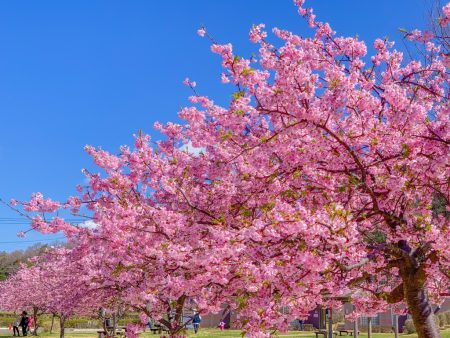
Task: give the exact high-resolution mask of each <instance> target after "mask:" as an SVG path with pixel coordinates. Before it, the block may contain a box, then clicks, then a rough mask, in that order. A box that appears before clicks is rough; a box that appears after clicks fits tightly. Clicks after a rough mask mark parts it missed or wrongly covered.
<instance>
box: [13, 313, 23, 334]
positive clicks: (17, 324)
mask: <svg viewBox="0 0 450 338" xmlns="http://www.w3.org/2000/svg"><path fill="white" fill-rule="evenodd" d="M21 319H22V316H17V318H16V320H15V321H14V323H13V334H14V336H15V335H16V332H17V336H18V337H20V331H19V326H20V320H21Z"/></svg>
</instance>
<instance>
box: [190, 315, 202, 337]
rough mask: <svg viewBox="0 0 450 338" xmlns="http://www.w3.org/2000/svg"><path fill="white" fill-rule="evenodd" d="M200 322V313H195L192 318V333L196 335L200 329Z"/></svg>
mask: <svg viewBox="0 0 450 338" xmlns="http://www.w3.org/2000/svg"><path fill="white" fill-rule="evenodd" d="M201 321H202V317H200V313H198V312H196V313H195V315H194V318H192V325H193V326H194V332H195V333H197V332H198V329H199V328H200V322H201Z"/></svg>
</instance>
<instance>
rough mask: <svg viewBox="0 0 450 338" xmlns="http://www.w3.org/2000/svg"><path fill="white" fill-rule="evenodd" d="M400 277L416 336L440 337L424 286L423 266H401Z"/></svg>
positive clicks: (422, 337) (425, 337) (420, 337)
mask: <svg viewBox="0 0 450 338" xmlns="http://www.w3.org/2000/svg"><path fill="white" fill-rule="evenodd" d="M401 270H403V271H402V279H403V287H404V294H405V300H406V303H407V304H408V309H409V312H410V314H411V317H412V320H413V322H414V326H415V327H416V331H417V335H418V336H419V337H418V338H440V337H441V334H440V332H439V328H438V327H437V326H436V322H435V321H434V315H433V309H432V308H431V304H430V302H429V300H428V295H427V290H426V288H425V281H426V275H425V271H424V270H423V268H418V269H417V268H411V267H410V268H403V269H401Z"/></svg>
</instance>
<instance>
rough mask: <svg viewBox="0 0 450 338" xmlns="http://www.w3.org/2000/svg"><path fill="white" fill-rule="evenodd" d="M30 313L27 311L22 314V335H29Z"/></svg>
mask: <svg viewBox="0 0 450 338" xmlns="http://www.w3.org/2000/svg"><path fill="white" fill-rule="evenodd" d="M28 321H29V319H28V313H27V312H26V311H23V312H22V318H20V326H21V327H22V334H23V335H24V336H26V335H27V332H28Z"/></svg>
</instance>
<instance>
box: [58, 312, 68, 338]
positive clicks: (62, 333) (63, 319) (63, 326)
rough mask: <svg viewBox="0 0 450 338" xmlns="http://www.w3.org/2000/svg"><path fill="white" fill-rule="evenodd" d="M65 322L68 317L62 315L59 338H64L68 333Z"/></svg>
mask: <svg viewBox="0 0 450 338" xmlns="http://www.w3.org/2000/svg"><path fill="white" fill-rule="evenodd" d="M65 322H66V317H64V315H61V316H60V317H59V338H64V333H65V331H66V327H65Z"/></svg>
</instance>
